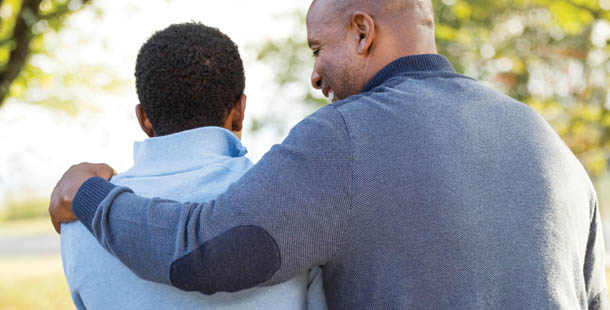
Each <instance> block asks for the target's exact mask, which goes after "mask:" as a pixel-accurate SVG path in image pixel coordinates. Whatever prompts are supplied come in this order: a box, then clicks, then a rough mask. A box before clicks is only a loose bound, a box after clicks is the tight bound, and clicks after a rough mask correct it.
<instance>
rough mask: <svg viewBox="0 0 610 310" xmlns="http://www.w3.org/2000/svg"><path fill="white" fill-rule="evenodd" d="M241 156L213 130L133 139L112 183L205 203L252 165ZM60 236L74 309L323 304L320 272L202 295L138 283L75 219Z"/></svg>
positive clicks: (227, 136)
mask: <svg viewBox="0 0 610 310" xmlns="http://www.w3.org/2000/svg"><path fill="white" fill-rule="evenodd" d="M245 153H246V150H245V148H244V147H242V145H241V144H240V142H239V140H237V138H236V137H235V135H233V134H232V133H231V132H229V131H227V130H225V129H222V128H219V127H204V128H199V129H195V130H190V131H185V132H181V133H177V134H174V135H169V136H164V137H158V138H152V139H148V140H146V141H144V142H136V144H135V150H134V162H135V165H134V167H133V168H131V169H130V170H129V171H127V172H125V173H122V174H119V175H117V176H116V177H114V178H113V179H112V183H114V184H116V185H120V186H129V187H130V188H132V189H134V190H135V191H136V192H137V193H138V194H140V195H143V196H146V197H154V196H158V195H161V196H164V197H169V198H171V199H174V200H177V201H205V200H208V199H213V198H215V197H216V196H217V195H218V194H219V193H222V192H223V191H225V190H226V189H227V187H228V186H229V185H230V184H231V183H233V182H234V181H236V180H237V179H239V178H240V177H241V176H242V175H243V174H244V173H245V172H246V171H247V170H248V169H249V168H250V167H251V166H252V164H251V162H250V161H249V160H248V159H247V158H245V157H244V155H245ZM61 232H62V234H61V243H62V258H63V263H64V271H65V274H66V278H67V280H68V284H69V286H70V291H71V294H72V297H73V300H74V304H75V305H76V307H77V308H78V309H147V310H148V309H236V310H237V309H278V310H280V309H281V310H284V309H304V308H306V306H307V303H308V302H309V309H325V307H326V306H325V300H324V295H323V289H322V280H321V275H320V270H319V268H316V269H314V270H312V272H311V275H309V274H308V273H307V272H301V273H299V274H298V275H297V276H295V277H294V278H292V279H291V280H289V281H287V282H285V283H282V284H279V285H275V286H270V287H264V288H256V289H251V290H247V291H242V292H239V293H233V294H231V293H218V294H215V295H213V296H205V295H202V294H200V293H193V292H190V293H188V292H184V291H181V290H179V289H176V288H174V287H171V286H168V285H163V284H158V283H154V282H148V281H144V280H141V279H139V278H138V277H137V276H136V275H134V274H133V273H132V272H131V271H130V270H129V269H127V267H125V266H124V265H123V264H122V263H121V262H120V261H119V260H118V259H117V258H115V257H113V256H112V255H110V254H109V253H108V252H106V251H105V250H104V248H102V246H101V245H100V244H99V243H98V242H97V240H96V239H95V238H94V237H93V236H92V235H91V234H90V233H89V232H88V231H87V229H86V228H85V226H83V225H82V224H81V223H80V222H73V223H69V224H63V225H62V230H61ZM132 250H133V251H134V253H137V252H139V251H141V249H138V248H137V247H134V248H132ZM126 259H127V260H129V258H126ZM308 286H309V290H308Z"/></svg>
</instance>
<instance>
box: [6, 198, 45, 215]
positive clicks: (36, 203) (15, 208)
mask: <svg viewBox="0 0 610 310" xmlns="http://www.w3.org/2000/svg"><path fill="white" fill-rule="evenodd" d="M48 208H49V199H45V198H30V199H19V200H7V201H5V202H3V203H1V204H0V221H14V220H23V219H31V218H42V217H48V216H49V213H48Z"/></svg>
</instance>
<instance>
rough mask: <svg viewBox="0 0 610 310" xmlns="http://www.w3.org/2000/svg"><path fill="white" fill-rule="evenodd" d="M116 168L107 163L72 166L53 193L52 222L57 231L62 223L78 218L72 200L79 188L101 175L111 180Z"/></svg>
mask: <svg viewBox="0 0 610 310" xmlns="http://www.w3.org/2000/svg"><path fill="white" fill-rule="evenodd" d="M113 173H114V169H112V168H111V167H110V166H108V165H106V164H90V163H82V164H78V165H75V166H72V167H70V169H68V171H66V173H64V175H63V176H62V177H61V179H60V180H59V182H57V185H55V188H54V189H53V193H52V194H51V202H50V204H49V214H50V216H51V222H52V223H53V227H54V228H55V231H56V232H57V233H60V232H61V223H65V222H71V221H74V220H76V216H75V215H74V212H73V211H72V201H73V200H74V196H75V195H76V193H77V192H78V189H79V188H80V187H81V185H83V183H85V181H87V180H88V179H90V178H92V177H96V176H97V177H101V178H104V179H106V180H110V178H111V177H112V175H113Z"/></svg>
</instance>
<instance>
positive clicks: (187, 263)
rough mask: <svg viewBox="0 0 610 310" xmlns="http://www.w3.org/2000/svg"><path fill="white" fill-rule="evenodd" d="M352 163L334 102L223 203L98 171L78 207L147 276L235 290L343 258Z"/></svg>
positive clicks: (206, 289) (196, 287)
mask: <svg viewBox="0 0 610 310" xmlns="http://www.w3.org/2000/svg"><path fill="white" fill-rule="evenodd" d="M177 151H179V150H177ZM351 165H352V155H351V148H350V143H349V137H348V133H347V130H346V127H345V123H344V121H343V118H342V117H341V115H340V114H339V113H338V112H337V111H336V109H335V108H334V107H332V106H328V107H325V108H323V109H321V110H319V111H318V112H316V113H314V114H313V115H311V116H310V117H308V118H306V119H305V120H304V121H302V122H301V123H299V124H298V125H297V126H295V128H294V129H293V130H292V131H291V132H290V134H289V136H288V137H287V138H286V140H285V141H284V142H283V143H282V144H280V145H276V146H274V147H273V148H272V149H271V151H270V152H269V153H267V154H266V155H265V156H264V157H263V159H261V161H260V162H259V163H258V164H257V165H255V166H254V167H253V168H252V169H250V170H249V171H248V172H247V173H246V174H245V175H244V176H243V177H242V178H241V179H240V180H239V181H237V182H236V183H235V184H233V185H232V186H230V187H229V189H228V190H227V192H225V193H224V194H222V195H220V196H219V197H218V198H217V199H216V200H214V201H208V202H205V203H184V204H183V203H176V202H172V201H165V200H160V199H152V200H151V199H145V198H142V197H139V196H136V195H134V194H133V193H131V191H130V190H129V189H126V188H120V187H115V186H114V185H111V184H110V183H108V182H106V181H105V180H103V179H100V178H92V179H89V180H88V181H87V182H86V183H85V184H84V185H83V186H82V187H81V188H80V190H79V191H78V193H77V195H76V197H75V198H74V203H73V209H74V213H75V214H76V216H77V217H78V219H79V220H81V222H83V224H85V226H87V227H88V228H89V230H90V231H91V232H92V233H93V234H94V235H95V237H96V238H97V239H98V240H99V241H100V243H101V244H102V245H103V246H104V247H105V248H106V249H107V250H108V251H110V252H111V253H112V254H113V255H115V256H116V257H118V258H119V259H120V260H121V261H122V262H123V263H124V264H125V265H127V267H129V268H130V269H131V270H133V271H134V272H135V273H136V274H137V275H139V276H140V277H142V278H144V279H147V280H152V281H156V282H162V283H168V284H172V285H174V286H175V287H177V288H180V289H182V290H187V291H200V292H203V293H205V294H212V293H215V292H218V291H228V292H233V291H238V290H242V289H246V288H250V287H253V286H257V285H261V284H273V283H278V282H281V281H284V280H287V279H289V278H291V277H292V276H293V275H294V274H296V273H298V272H301V271H304V270H308V269H310V268H312V267H314V266H318V265H322V264H325V263H326V262H328V261H329V260H330V259H331V257H333V255H334V254H335V253H336V252H337V251H338V250H339V249H340V246H341V242H342V240H343V239H344V234H345V231H346V228H347V225H348V220H349V216H350V207H351V181H352V167H351ZM201 186H205V185H201Z"/></svg>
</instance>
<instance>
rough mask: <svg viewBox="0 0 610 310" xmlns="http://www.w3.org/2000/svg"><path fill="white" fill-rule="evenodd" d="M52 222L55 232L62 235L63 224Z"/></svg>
mask: <svg viewBox="0 0 610 310" xmlns="http://www.w3.org/2000/svg"><path fill="white" fill-rule="evenodd" d="M52 222H53V227H55V232H57V233H58V234H60V235H61V223H58V222H55V221H52Z"/></svg>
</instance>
